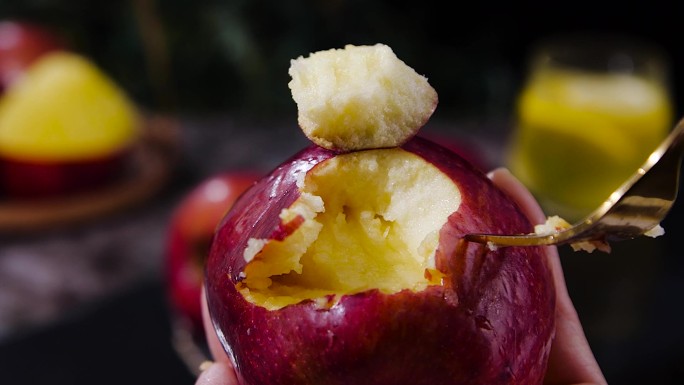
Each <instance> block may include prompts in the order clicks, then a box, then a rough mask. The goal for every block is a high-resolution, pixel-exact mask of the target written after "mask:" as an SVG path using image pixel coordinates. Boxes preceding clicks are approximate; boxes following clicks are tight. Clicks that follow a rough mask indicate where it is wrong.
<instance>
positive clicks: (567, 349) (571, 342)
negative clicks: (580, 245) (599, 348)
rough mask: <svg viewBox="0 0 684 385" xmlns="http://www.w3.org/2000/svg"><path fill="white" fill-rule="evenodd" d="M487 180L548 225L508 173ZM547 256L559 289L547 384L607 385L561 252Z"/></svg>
mask: <svg viewBox="0 0 684 385" xmlns="http://www.w3.org/2000/svg"><path fill="white" fill-rule="evenodd" d="M488 176H489V178H490V179H491V180H492V182H494V184H495V185H497V186H498V187H499V188H500V189H501V190H503V191H504V192H506V193H507V194H508V195H509V196H510V197H511V198H513V200H515V201H516V202H517V203H518V206H519V207H520V209H521V210H522V211H523V213H524V214H525V215H526V216H527V217H528V218H529V219H530V221H531V222H532V223H533V224H539V223H543V222H545V221H546V217H545V215H544V212H543V210H542V209H541V207H540V206H539V204H538V203H537V201H536V199H534V197H533V196H532V194H531V193H530V192H529V190H528V189H527V188H526V187H525V186H524V185H523V184H522V183H520V181H518V180H517V179H516V178H515V177H514V176H513V175H512V174H511V173H510V172H509V171H508V170H506V169H503V168H500V169H496V170H494V171H492V172H490V173H489V174H488ZM545 252H546V256H547V260H548V263H549V268H550V269H551V274H552V276H553V282H554V285H555V287H556V335H555V339H554V342H553V345H552V346H551V352H550V355H549V362H548V370H547V374H546V378H545V383H548V384H578V383H583V382H584V383H596V384H605V383H606V380H605V378H604V377H603V374H602V373H601V369H600V367H599V365H598V363H597V362H596V359H595V358H594V354H593V353H592V351H591V348H590V347H589V343H588V342H587V339H586V337H585V335H584V330H583V329H582V325H581V323H580V320H579V317H578V316H577V311H576V310H575V307H574V305H573V304H572V300H571V299H570V296H569V294H568V291H567V287H566V285H565V278H564V276H563V269H562V266H561V263H560V258H559V256H558V249H557V248H556V247H555V246H549V247H545Z"/></svg>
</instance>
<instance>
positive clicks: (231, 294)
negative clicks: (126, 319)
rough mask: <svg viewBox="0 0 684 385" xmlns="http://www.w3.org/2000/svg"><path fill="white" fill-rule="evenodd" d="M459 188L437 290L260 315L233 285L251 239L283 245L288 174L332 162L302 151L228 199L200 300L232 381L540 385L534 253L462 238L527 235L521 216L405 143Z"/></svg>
mask: <svg viewBox="0 0 684 385" xmlns="http://www.w3.org/2000/svg"><path fill="white" fill-rule="evenodd" d="M402 147H403V148H404V149H405V150H407V151H409V152H412V153H415V154H417V155H419V156H421V157H422V158H424V159H425V160H427V161H428V162H430V163H432V164H433V165H435V166H436V167H438V168H439V169H440V170H441V171H442V172H444V173H445V174H446V175H448V176H449V177H450V178H451V179H452V180H453V181H455V183H456V184H457V185H458V187H459V189H460V191H461V194H462V202H461V206H460V208H459V210H458V211H457V212H455V213H453V214H452V215H451V216H450V217H449V219H448V221H447V224H446V225H445V226H444V227H443V228H442V230H441V232H440V245H439V247H438V250H437V253H436V263H437V268H438V269H439V270H440V271H441V272H442V273H445V274H446V276H447V277H446V279H445V284H444V285H442V286H429V287H428V288H427V289H425V290H423V291H419V292H411V291H409V290H404V291H400V292H398V293H395V294H384V293H381V292H379V291H378V290H371V291H367V292H362V293H358V294H354V295H345V296H342V297H341V298H340V299H339V301H338V302H337V303H335V305H334V306H332V307H331V308H329V309H321V308H320V307H319V306H318V305H316V304H315V303H314V301H311V300H308V301H303V302H300V303H298V304H295V305H290V306H286V307H284V308H281V309H278V310H273V311H269V310H267V309H265V308H263V307H260V306H257V305H254V304H252V303H250V302H248V301H246V300H245V299H244V297H243V296H242V295H241V294H240V293H239V292H238V291H237V289H236V283H238V282H239V279H240V277H239V274H240V273H241V272H242V271H243V270H244V267H245V265H246V262H245V260H244V258H243V254H242V253H243V250H244V249H245V247H246V245H247V241H248V239H249V238H266V239H282V238H283V237H285V236H287V234H289V233H291V232H292V231H293V229H291V228H289V227H288V226H285V225H283V224H282V223H280V220H279V217H278V214H279V213H280V211H281V210H282V209H283V208H286V207H288V206H290V205H291V204H292V203H293V202H294V201H295V200H296V199H297V197H298V196H299V191H298V189H297V187H296V180H297V179H298V174H300V173H306V172H307V171H308V170H310V169H312V168H313V167H315V165H316V164H318V163H320V162H323V161H324V160H326V159H329V158H331V157H333V156H335V155H336V154H335V153H334V152H332V151H328V150H324V149H322V148H319V147H315V146H313V147H309V148H307V149H304V150H303V151H302V152H300V153H298V154H296V155H295V156H294V157H293V158H291V159H289V160H287V161H286V162H284V163H283V164H282V165H281V166H279V167H277V168H276V169H275V170H274V171H272V173H271V174H270V175H268V176H267V177H265V178H264V179H262V180H261V181H259V182H258V183H257V184H256V185H255V186H254V187H253V188H252V189H250V190H248V191H247V192H246V193H245V195H243V197H242V198H241V199H240V200H238V201H237V202H236V204H235V205H234V206H233V208H232V209H231V210H230V211H229V212H228V214H227V215H226V217H225V218H224V219H223V221H222V222H221V224H220V227H219V229H218V231H217V234H216V236H215V238H214V242H213V244H212V248H211V252H210V256H209V259H208V262H207V265H206V270H205V271H206V288H207V291H206V295H207V302H208V306H209V310H210V314H211V318H212V321H213V323H214V326H215V329H216V331H217V335H218V336H219V339H220V340H221V342H222V344H223V347H224V349H225V350H226V352H227V354H228V356H229V357H230V359H231V360H232V362H233V364H234V366H235V368H236V372H237V375H238V378H239V380H240V383H241V384H243V385H259V384H271V385H275V384H328V385H330V384H369V385H373V384H378V385H379V384H412V385H416V384H433V385H434V384H451V385H454V384H541V383H542V381H543V378H544V374H545V370H546V363H547V361H548V355H549V351H550V347H551V342H552V339H553V335H554V330H555V329H554V314H555V313H554V307H555V291H554V287H553V282H552V279H551V275H550V271H549V267H548V265H547V262H546V259H545V255H544V252H543V249H541V248H538V247H530V248H519V247H510V248H499V249H496V250H490V249H489V248H487V247H486V246H483V245H478V244H471V243H467V242H465V241H464V240H463V239H462V237H463V236H464V234H466V233H470V232H494V233H519V232H530V231H532V230H533V227H532V225H531V224H530V223H529V221H528V220H527V219H526V218H525V216H524V215H523V214H522V212H521V211H520V209H519V208H518V207H517V206H516V205H515V204H514V203H513V202H512V201H511V199H510V198H509V197H508V196H507V195H505V194H504V193H503V192H502V191H501V190H499V189H498V188H496V187H495V186H494V185H493V184H492V183H491V181H490V180H489V179H488V178H487V177H486V176H485V175H484V174H482V173H481V172H480V171H478V170H477V169H476V168H475V167H473V166H472V165H471V164H469V163H468V162H467V161H465V160H464V159H463V158H461V157H460V156H458V155H456V154H454V153H453V152H451V151H449V150H447V149H445V148H443V147H441V146H439V145H437V144H435V143H433V142H430V141H427V140H425V139H423V138H420V137H415V138H414V139H412V140H411V141H409V142H408V143H406V144H405V145H404V146H402Z"/></svg>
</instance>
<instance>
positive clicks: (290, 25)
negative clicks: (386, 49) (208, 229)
mask: <svg viewBox="0 0 684 385" xmlns="http://www.w3.org/2000/svg"><path fill="white" fill-rule="evenodd" d="M441 3H443V2H441V1H436V0H435V1H431V0H425V1H423V2H421V3H420V4H417V3H415V2H413V3H406V2H384V1H377V2H370V1H363V0H331V1H315V0H290V1H276V0H249V1H248V0H232V1H225V0H224V1H218V0H196V1H192V2H188V1H181V0H167V1H154V0H131V1H102V2H99V1H98V2H95V1H88V0H2V2H0V18H3V19H20V20H21V19H23V20H29V21H33V22H38V23H41V24H44V25H46V26H48V27H50V28H53V29H54V30H55V31H56V32H57V33H59V34H61V35H62V36H64V37H65V38H66V40H67V41H68V42H69V43H70V44H71V46H72V47H73V48H74V49H76V50H77V51H80V52H82V53H84V54H87V55H88V56H90V57H91V58H92V59H93V60H95V61H96V63H98V65H100V66H101V67H102V68H103V69H105V70H106V71H108V72H109V74H110V75H111V76H113V77H114V78H115V79H116V80H117V81H118V82H119V83H120V84H121V85H122V86H123V87H124V88H125V89H126V90H128V92H129V93H130V94H131V95H132V96H134V98H136V99H137V100H138V101H139V102H140V103H141V104H143V105H147V106H149V108H151V109H173V110H176V111H178V110H180V111H183V112H221V111H240V112H244V113H250V114H259V115H265V114H280V113H291V112H292V111H294V109H295V105H294V102H292V100H291V97H290V94H289V89H288V88H287V82H288V81H289V75H288V73H287V70H288V67H289V63H290V59H293V58H296V57H298V56H300V55H304V56H305V55H307V54H308V53H310V52H313V51H317V50H321V49H329V48H338V47H342V46H344V45H345V44H374V43H385V44H388V45H389V46H391V47H392V48H393V49H394V51H395V52H396V54H397V56H399V58H401V59H402V60H404V61H405V62H407V64H409V65H410V66H412V67H413V68H415V69H416V70H417V71H418V72H420V73H422V74H425V75H426V76H428V78H429V80H430V82H431V83H432V84H433V86H434V87H435V88H436V89H437V91H438V92H439V95H440V111H446V112H445V113H448V112H453V113H464V114H483V113H492V112H497V111H498V112H505V111H506V109H507V108H508V107H509V105H508V104H507V103H509V100H510V96H511V94H512V92H513V87H514V84H512V83H511V81H512V79H513V78H512V76H511V71H512V67H511V63H509V62H507V61H506V60H502V55H501V46H500V42H498V41H497V39H496V34H494V33H492V31H494V29H491V26H493V25H495V24H496V23H498V22H499V21H500V20H499V21H497V18H496V17H493V18H487V19H484V20H480V21H478V25H476V27H475V28H474V27H473V25H474V24H473V23H472V22H469V23H468V24H467V26H466V25H464V24H463V23H464V22H465V21H468V18H467V17H466V16H465V15H464V16H459V15H458V14H451V13H449V15H450V16H448V18H447V6H446V5H441ZM440 20H448V22H441V21H440ZM488 29H489V30H488ZM504 53H505V52H504Z"/></svg>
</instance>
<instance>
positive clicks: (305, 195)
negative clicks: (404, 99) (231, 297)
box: [238, 148, 461, 310]
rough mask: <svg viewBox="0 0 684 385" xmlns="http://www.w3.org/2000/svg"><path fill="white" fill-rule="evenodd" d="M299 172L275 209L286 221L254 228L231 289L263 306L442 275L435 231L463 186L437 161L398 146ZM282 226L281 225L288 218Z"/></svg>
mask: <svg viewBox="0 0 684 385" xmlns="http://www.w3.org/2000/svg"><path fill="white" fill-rule="evenodd" d="M302 175H303V178H301V180H300V181H298V188H299V190H300V196H299V198H298V199H297V200H296V201H295V202H294V203H293V204H292V205H290V206H289V207H288V208H285V209H283V210H282V211H281V213H280V220H281V223H283V224H286V225H287V224H290V225H291V226H289V227H291V228H292V229H293V231H292V232H291V233H290V234H289V235H288V236H286V237H284V238H283V239H269V240H262V239H256V238H252V239H250V240H249V242H248V244H249V247H248V248H247V249H246V250H245V254H244V258H245V260H246V261H247V262H248V263H247V265H246V267H245V270H244V271H243V273H242V274H241V277H242V278H243V279H242V281H241V282H240V283H239V285H238V289H239V291H240V292H241V293H242V295H243V296H244V297H245V298H246V299H247V300H248V301H250V302H252V303H254V304H257V305H259V306H262V307H265V308H267V309H270V310H274V309H279V308H282V307H284V306H287V305H290V304H294V303H299V302H301V301H303V300H306V299H314V300H320V301H322V302H321V305H322V306H325V305H326V304H328V305H329V304H330V303H334V300H332V299H334V298H339V297H340V296H341V295H345V294H354V293H359V292H364V291H368V290H372V289H378V290H380V291H381V292H383V293H387V294H392V293H396V292H399V291H402V290H405V289H408V290H411V291H420V290H423V289H425V288H426V287H427V286H429V285H440V284H441V283H442V278H443V275H442V274H441V273H440V272H439V271H438V270H437V269H436V267H435V250H436V249H437V246H438V243H439V231H440V229H441V228H442V227H443V225H444V224H445V223H446V222H447V219H448V217H449V216H450V215H451V214H452V213H453V212H455V211H457V210H458V207H459V204H460V201H461V194H460V191H459V189H458V187H457V185H456V184H454V182H453V181H452V180H451V179H450V178H449V177H448V176H447V175H445V174H444V173H442V171H440V170H439V169H438V168H437V167H435V166H434V165H432V164H430V163H429V162H427V161H425V160H424V159H423V158H421V157H419V156H418V155H416V154H413V153H410V152H407V151H404V150H402V149H400V148H393V149H381V150H368V151H359V152H352V153H348V154H341V155H337V156H335V157H332V158H330V159H328V160H326V161H324V162H322V163H320V164H318V165H316V166H315V167H314V168H313V169H312V170H310V171H309V172H308V173H306V174H302ZM286 227H287V226H286Z"/></svg>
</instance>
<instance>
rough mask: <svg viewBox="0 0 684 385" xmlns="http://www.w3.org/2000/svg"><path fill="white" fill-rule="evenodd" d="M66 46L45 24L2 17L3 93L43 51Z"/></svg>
mask: <svg viewBox="0 0 684 385" xmlns="http://www.w3.org/2000/svg"><path fill="white" fill-rule="evenodd" d="M63 49H67V47H66V44H65V43H64V42H63V41H62V40H61V39H60V38H58V37H57V36H56V35H55V34H54V33H52V32H51V31H49V30H48V29H47V28H46V27H43V26H41V25H39V24H34V23H29V22H25V21H14V20H7V21H0V94H2V93H3V92H4V90H5V89H7V88H8V87H10V86H11V85H12V83H13V82H14V81H16V80H17V78H18V77H19V76H21V74H22V73H23V72H24V71H25V70H26V69H27V68H28V67H29V66H30V65H31V64H32V63H33V62H34V61H35V60H36V59H37V58H38V57H40V56H41V55H43V54H45V53H47V52H51V51H56V50H63Z"/></svg>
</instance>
